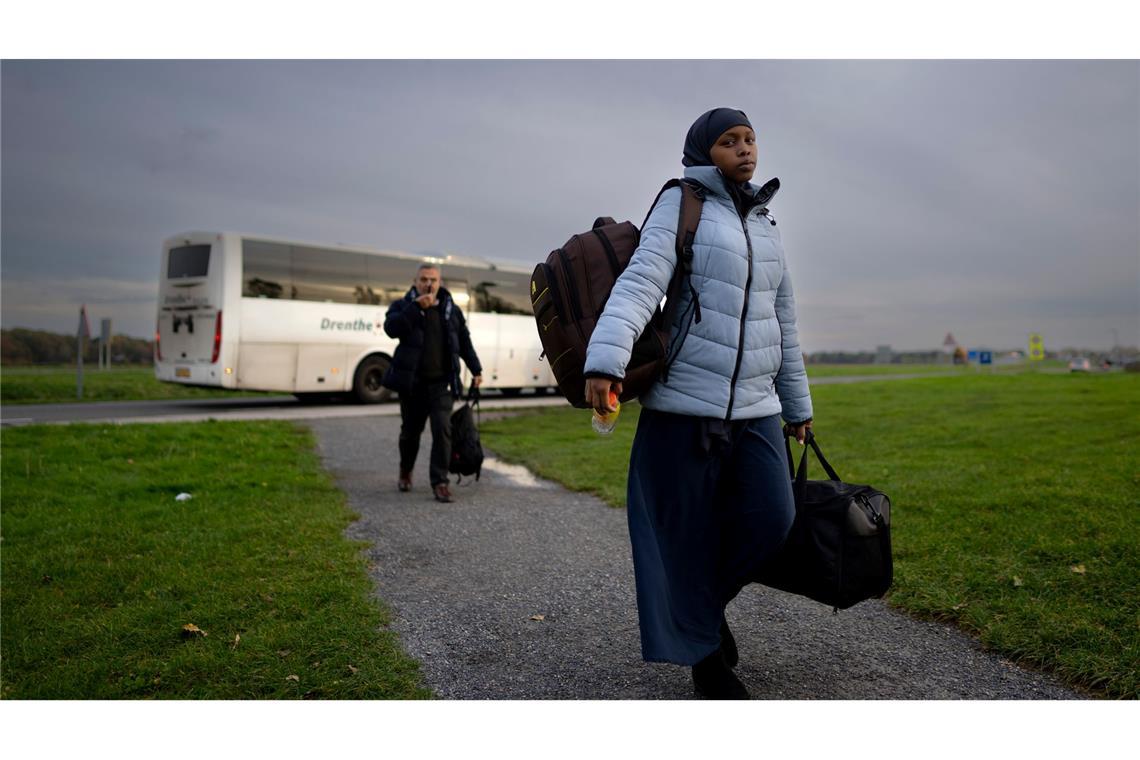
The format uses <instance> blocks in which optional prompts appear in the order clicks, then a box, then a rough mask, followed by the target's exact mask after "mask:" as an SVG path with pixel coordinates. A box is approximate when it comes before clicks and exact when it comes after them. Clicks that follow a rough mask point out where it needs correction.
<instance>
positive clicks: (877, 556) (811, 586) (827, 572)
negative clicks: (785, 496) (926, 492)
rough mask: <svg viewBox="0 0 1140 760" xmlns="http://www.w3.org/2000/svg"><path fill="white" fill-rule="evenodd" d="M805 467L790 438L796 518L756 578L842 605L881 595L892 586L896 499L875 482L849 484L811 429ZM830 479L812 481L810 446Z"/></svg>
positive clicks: (833, 605) (828, 602)
mask: <svg viewBox="0 0 1140 760" xmlns="http://www.w3.org/2000/svg"><path fill="white" fill-rule="evenodd" d="M805 443H807V444H808V445H807V446H805V447H804V453H803V456H802V457H801V459H800V466H799V471H798V472H797V471H796V470H795V469H794V463H793V460H792V450H791V444H790V443H789V442H788V439H787V438H785V439H784V445H785V446H786V447H787V451H788V467H789V468H791V475H792V481H793V483H792V489H793V491H794V493H795V498H796V518H795V522H794V523H792V529H791V532H790V533H789V534H788V537H787V539H785V541H784V544H783V546H782V547H781V548H780V550H779V551H778V552H777V553H776V555H775V556H774V557H773V558H772V559H771V560H770V561H769V562H768V563H767V564H766V566H765V567H764V568H763V569H762V570H761V571H760V573H759V575H758V577H757V578H756V579H755V580H757V581H758V582H760V583H762V584H764V585H765V586H771V587H772V588H778V589H780V590H782V591H788V592H790V593H793V594H799V595H801V596H806V597H808V598H809V599H814V600H816V601H817V602H823V603H824V604H827V605H830V606H831V607H834V608H836V609H840V610H842V609H847V608H848V607H850V606H851V605H853V604H856V603H858V602H861V601H863V600H864V599H870V598H872V597H880V596H882V595H883V594H885V593H886V592H887V589H889V588H890V587H891V580H892V577H893V574H894V564H893V562H892V560H891V500H890V498H888V497H887V495H886V494H884V493H883V492H882V491H878V490H876V489H874V488H872V487H871V486H861V485H855V484H853V483H844V482H842V481H841V480H840V479H839V475H837V474H836V473H835V470H834V469H833V468H832V467H831V465H830V464H828V462H827V460H826V459H824V457H823V452H822V451H820V449H819V444H818V443H816V441H815V436H814V435H812V432H811V431H810V430H808V431H807V440H806V441H805ZM809 447H810V448H811V449H812V450H813V451H814V452H815V455H816V457H818V458H819V463H820V464H822V465H823V469H824V470H826V471H827V476H828V477H829V478H830V480H808V479H807V460H808V448H809Z"/></svg>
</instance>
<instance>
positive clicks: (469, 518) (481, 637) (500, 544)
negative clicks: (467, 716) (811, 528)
mask: <svg viewBox="0 0 1140 760" xmlns="http://www.w3.org/2000/svg"><path fill="white" fill-rule="evenodd" d="M587 418H588V414H587V413H585V412H584V413H583V418H582V424H583V425H585V424H588V423H587V422H586V420H587ZM308 424H309V426H310V427H311V428H312V429H313V430H314V431H315V433H316V435H317V438H318V441H319V449H320V454H321V456H322V458H323V460H324V462H325V465H326V467H327V468H328V469H329V470H330V471H331V472H332V473H333V475H334V477H335V478H336V481H337V483H338V484H339V486H340V487H341V488H342V489H343V490H344V491H345V493H346V494H347V495H348V500H349V504H350V506H351V507H352V509H353V510H355V511H356V512H357V513H359V515H360V519H359V520H358V521H356V522H354V523H353V524H352V525H351V526H350V527H349V529H348V531H347V535H348V536H349V537H350V538H353V539H361V540H364V541H367V542H369V543H370V544H371V548H370V549H368V550H367V552H368V559H369V568H370V573H371V575H372V578H373V579H374V580H375V582H376V587H377V594H378V595H379V597H380V598H382V599H384V600H385V601H386V602H387V603H388V604H389V605H390V606H391V608H392V609H393V611H394V618H395V619H394V622H393V624H392V627H393V629H394V630H395V631H396V632H397V633H398V634H399V636H400V638H401V640H402V641H403V644H404V646H405V647H406V649H407V651H408V652H409V653H410V654H411V655H412V656H413V657H415V658H416V659H417V660H419V661H420V662H421V663H422V667H423V672H424V675H425V679H426V682H427V684H428V685H429V686H430V687H431V688H432V689H433V690H434V691H435V693H436V694H437V695H438V696H439V697H441V698H445V699H687V698H692V696H693V693H692V685H691V682H690V676H689V671H688V669H687V668H682V667H677V666H671V665H662V664H653V665H650V664H646V663H644V662H642V661H641V657H640V650H639V643H638V633H637V613H636V607H635V602H634V586H633V567H632V561H631V558H630V549H629V538H628V533H627V528H626V519H625V511H624V510H621V509H613V508H611V507H608V506H606V505H605V504H603V503H602V502H600V501H599V500H597V499H595V498H593V497H590V496H586V495H583V494H577V493H573V492H570V491H567V490H566V489H564V488H562V487H560V486H558V485H556V484H553V483H550V482H545V481H541V480H538V479H535V478H534V477H533V476H531V475H530V474H529V473H528V472H527V471H525V470H524V469H522V468H519V467H517V466H510V465H506V464H504V463H501V462H498V461H496V460H494V459H490V460H488V461H487V463H485V465H484V471H483V474H482V478H481V480H480V481H478V482H471V483H470V484H468V483H467V482H465V483H464V484H463V485H460V486H456V487H453V492H454V493H455V494H456V495H457V501H456V503H453V504H439V503H437V502H435V501H434V500H433V499H432V497H431V491H430V489H429V488H428V486H427V482H428V477H427V462H426V458H427V456H426V455H427V447H428V445H430V437H429V436H427V435H425V436H424V446H423V449H422V450H421V456H420V461H419V463H418V464H417V469H416V472H415V484H416V485H415V488H414V490H413V491H412V492H410V493H400V492H398V491H397V489H396V474H397V473H396V464H395V462H394V460H393V459H392V453H391V452H394V451H395V450H396V438H397V435H398V431H399V419H398V418H396V417H391V416H385V417H377V418H374V419H369V420H358V419H323V420H312V421H310V422H308ZM897 511H898V514H899V516H900V518H899V519H905V514H906V505H905V504H900V505H897ZM728 619H729V622H730V624H731V626H732V628H733V631H734V632H735V635H736V639H737V642H738V645H739V648H740V653H741V655H740V658H741V663H740V666H739V667H738V669H737V672H738V673H739V675H740V677H741V679H742V680H743V681H744V682H745V684H747V686H748V687H749V688H750V690H751V691H752V694H753V697H754V698H757V699H1075V698H1080V697H1081V695H1080V694H1077V693H1075V692H1073V691H1070V690H1068V689H1066V688H1065V687H1063V686H1061V685H1059V684H1058V683H1057V682H1056V681H1055V680H1053V679H1052V678H1050V677H1048V676H1045V675H1042V674H1038V673H1033V672H1028V671H1025V670H1022V669H1021V668H1019V667H1017V666H1015V665H1014V664H1012V663H1010V662H1008V661H1006V660H1004V659H1002V658H1000V657H998V656H996V655H993V654H991V653H987V652H984V651H982V650H981V649H980V647H979V646H978V644H977V643H976V642H975V641H974V640H973V639H971V638H970V637H968V636H966V635H964V634H962V633H960V632H958V631H957V630H955V629H953V628H951V627H948V626H945V625H941V624H935V623H927V622H920V621H917V620H914V619H912V618H910V617H908V616H906V615H904V614H901V613H899V612H896V611H894V610H892V609H890V608H889V607H887V606H886V605H885V604H883V603H882V602H879V601H871V602H864V603H862V604H860V605H856V606H855V607H853V608H851V609H849V610H845V611H843V612H841V613H839V614H837V615H836V614H832V612H831V609H830V608H828V607H825V606H823V605H820V604H817V603H815V602H812V601H810V600H807V599H802V598H799V597H793V596H791V595H788V594H784V593H782V592H779V591H774V590H770V589H766V588H763V587H760V586H755V585H754V586H751V587H749V588H747V589H745V590H744V592H743V593H742V594H741V595H740V596H739V597H738V598H737V599H736V600H735V601H734V602H733V603H732V604H731V605H730V607H729V609H728Z"/></svg>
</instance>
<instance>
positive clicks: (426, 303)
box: [416, 293, 435, 309]
mask: <svg viewBox="0 0 1140 760" xmlns="http://www.w3.org/2000/svg"><path fill="white" fill-rule="evenodd" d="M416 303H418V304H419V305H420V308H421V309H430V308H431V307H433V306H435V293H424V294H423V295H422V296H417V297H416Z"/></svg>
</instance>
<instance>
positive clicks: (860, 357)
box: [804, 351, 950, 364]
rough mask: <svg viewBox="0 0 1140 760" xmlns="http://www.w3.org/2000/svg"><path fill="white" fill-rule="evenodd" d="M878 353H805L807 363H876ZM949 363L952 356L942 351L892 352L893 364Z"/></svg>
mask: <svg viewBox="0 0 1140 760" xmlns="http://www.w3.org/2000/svg"><path fill="white" fill-rule="evenodd" d="M877 356H878V354H877V353H876V352H874V351H813V352H812V353H810V354H805V355H804V361H805V362H806V363H807V364H874V363H875V361H876V357H877ZM940 361H944V362H946V363H948V364H949V362H950V357H948V356H946V355H945V354H943V353H942V352H941V351H899V352H891V361H890V363H891V364H937V363H938V362H940Z"/></svg>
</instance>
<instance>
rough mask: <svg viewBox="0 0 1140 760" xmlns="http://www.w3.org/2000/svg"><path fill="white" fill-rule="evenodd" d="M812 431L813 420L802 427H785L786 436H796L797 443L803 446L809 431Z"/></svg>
mask: <svg viewBox="0 0 1140 760" xmlns="http://www.w3.org/2000/svg"><path fill="white" fill-rule="evenodd" d="M809 430H811V420H808V421H807V422H805V423H804V424H802V425H784V433H785V434H786V435H792V436H795V439H796V443H798V444H800V445H801V446H803V445H804V440H805V439H806V438H807V431H809Z"/></svg>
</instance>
